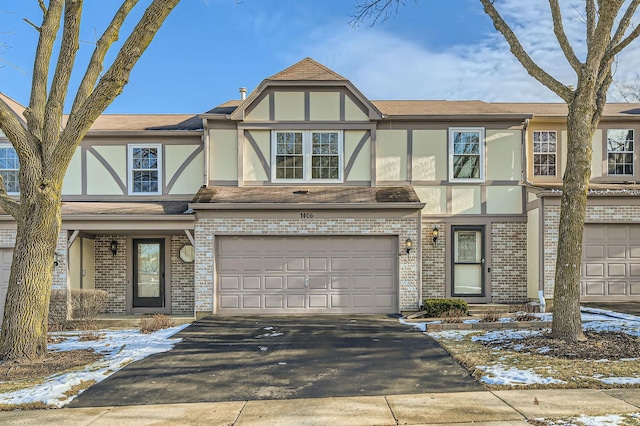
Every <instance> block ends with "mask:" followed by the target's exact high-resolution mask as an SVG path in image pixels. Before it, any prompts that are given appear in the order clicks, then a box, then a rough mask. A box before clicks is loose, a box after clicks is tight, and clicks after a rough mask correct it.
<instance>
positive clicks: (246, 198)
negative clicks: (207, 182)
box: [193, 186, 420, 204]
mask: <svg viewBox="0 0 640 426" xmlns="http://www.w3.org/2000/svg"><path fill="white" fill-rule="evenodd" d="M193 203H249V204H251V203H276V204H280V203H282V204H299V203H311V204H314V203H322V204H343V203H371V204H373V203H420V198H418V195H417V194H416V193H415V191H414V190H413V188H412V187H411V186H390V187H375V188H372V187H368V186H351V187H340V186H308V187H298V186H295V187H292V186H259V187H246V186H245V187H241V188H238V187H233V186H209V187H205V188H201V189H200V190H199V191H198V193H197V194H196V195H195V197H194V198H193Z"/></svg>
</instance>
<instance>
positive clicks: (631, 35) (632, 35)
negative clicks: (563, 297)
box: [607, 24, 640, 57]
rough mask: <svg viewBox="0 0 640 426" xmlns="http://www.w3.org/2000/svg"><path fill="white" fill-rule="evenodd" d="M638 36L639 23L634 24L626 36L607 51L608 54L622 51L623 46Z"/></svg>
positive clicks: (611, 54) (613, 54)
mask: <svg viewBox="0 0 640 426" xmlns="http://www.w3.org/2000/svg"><path fill="white" fill-rule="evenodd" d="M638 36H640V24H639V25H636V27H635V28H634V29H633V31H631V32H630V33H629V35H628V36H626V37H625V38H624V39H623V40H622V41H621V42H620V43H618V44H617V45H616V46H614V47H613V48H612V49H611V50H609V51H608V52H607V55H608V56H611V57H613V56H616V55H617V54H618V53H620V52H621V51H622V49H624V48H625V47H627V46H628V45H629V43H631V42H632V41H633V40H635V39H637V38H638Z"/></svg>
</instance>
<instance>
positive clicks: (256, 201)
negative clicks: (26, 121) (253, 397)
mask: <svg viewBox="0 0 640 426" xmlns="http://www.w3.org/2000/svg"><path fill="white" fill-rule="evenodd" d="M0 96H2V99H3V100H4V101H5V102H6V103H8V104H9V105H10V106H11V107H12V108H13V110H14V111H15V112H16V114H18V115H20V114H21V112H22V110H23V108H24V107H22V106H21V105H19V104H17V103H16V102H14V101H13V100H11V99H9V98H7V97H6V96H4V95H0ZM639 107H640V106H637V105H631V104H611V105H607V107H606V109H605V114H604V115H603V119H602V123H601V126H600V129H599V130H598V132H597V133H596V136H595V137H594V140H593V147H594V163H593V179H592V188H591V193H590V196H589V212H588V222H589V223H588V224H587V226H586V229H585V259H584V260H585V262H584V265H583V277H584V282H583V297H584V298H585V300H640V279H637V276H639V275H640V264H639V263H638V262H637V260H635V259H637V258H639V257H640V243H638V244H636V243H635V241H639V237H640V214H638V213H640V211H638V208H639V207H638V202H637V198H638V197H637V194H638V187H637V185H636V184H635V181H636V180H637V178H636V177H635V174H636V173H638V171H637V168H638V166H637V164H636V162H637V159H636V155H635V151H634V146H635V139H634V138H635V134H636V127H637V124H636V122H637V119H636V117H637V114H638V111H640V109H636V108H639ZM565 116H566V107H565V106H564V105H560V104H517V103H486V102H481V101H427V100H424V101H421V100H412V101H372V100H369V99H367V98H366V96H365V95H364V94H363V93H361V92H360V91H359V90H358V89H357V88H356V87H355V86H354V85H353V84H352V83H351V82H350V81H349V80H347V79H346V78H344V77H342V76H340V75H338V74H337V73H335V72H333V71H332V70H330V69H328V68H327V67H325V66H323V65H321V64H319V63H318V62H316V61H314V60H312V59H310V58H307V59H303V60H302V61H300V62H298V63H296V64H294V65H292V66H291V67H289V68H287V69H285V70H283V71H281V72H279V73H277V74H275V75H273V76H271V77H269V78H267V79H265V80H264V81H263V82H262V83H261V84H260V85H259V86H258V87H257V88H256V89H255V90H253V91H252V92H251V93H250V94H249V95H248V96H246V90H245V89H241V99H240V100H232V101H228V102H226V103H223V104H221V105H219V106H217V107H215V108H213V109H212V110H210V111H208V112H206V113H203V114H200V115H195V116H194V115H103V116H101V117H100V118H99V119H98V120H97V121H96V122H95V123H94V125H93V127H92V128H91V130H90V131H89V132H88V133H87V135H86V136H85V138H84V140H83V141H82V143H81V144H80V146H79V147H78V149H77V151H76V154H75V156H74V157H73V159H72V161H71V164H70V166H69V169H68V172H67V175H66V178H65V182H64V188H63V207H62V220H63V222H62V231H61V234H60V238H59V241H58V247H57V255H58V265H57V266H56V267H55V269H54V288H56V289H74V288H97V289H104V290H106V291H107V292H108V294H109V303H108V307H107V309H108V313H109V314H113V315H124V314H142V313H166V314H176V315H178V314H180V315H185V314H186V315H195V316H201V315H206V314H211V313H214V314H218V315H235V314H264V313H272V314H288V313H295V314H304V313H313V314H325V313H395V312H400V311H406V310H414V309H417V308H418V307H419V306H420V303H421V301H422V300H423V299H424V298H433V297H437V298H442V297H447V298H450V297H456V298H462V299H465V300H467V301H468V302H472V303H523V302H526V301H528V300H530V299H531V298H537V293H538V290H544V292H545V296H546V297H551V296H552V294H553V278H554V277H553V269H554V267H555V263H554V262H555V256H554V252H555V246H556V245H557V223H558V214H559V197H560V194H561V192H560V185H561V176H562V171H563V168H564V164H565V161H566V124H565V119H564V117H565ZM0 136H3V135H0ZM3 139H4V142H3ZM0 160H2V161H0V173H2V176H3V177H4V180H5V182H6V183H7V185H8V191H10V192H11V193H13V194H15V195H16V196H18V195H19V186H18V182H17V179H16V175H17V170H18V167H19V164H18V162H17V159H16V155H15V151H14V150H13V148H12V147H11V145H10V144H9V143H8V141H6V138H0ZM14 239H15V223H14V222H13V221H12V219H11V218H10V217H9V216H6V215H5V216H0V262H1V264H0V266H1V268H2V271H3V275H2V277H1V279H0V300H4V295H3V294H2V288H3V287H2V286H4V288H5V289H6V281H7V279H8V274H7V273H6V271H7V270H8V268H9V267H10V263H11V249H12V246H13V241H14ZM634 280H636V281H634ZM5 291H6V290H5Z"/></svg>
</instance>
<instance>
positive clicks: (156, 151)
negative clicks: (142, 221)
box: [129, 144, 162, 195]
mask: <svg viewBox="0 0 640 426" xmlns="http://www.w3.org/2000/svg"><path fill="white" fill-rule="evenodd" d="M161 164H162V147H161V146H160V145H159V144H141V145H129V195H161V194H162V187H161Z"/></svg>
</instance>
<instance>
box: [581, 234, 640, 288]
mask: <svg viewBox="0 0 640 426" xmlns="http://www.w3.org/2000/svg"><path fill="white" fill-rule="evenodd" d="M580 272H581V274H580V275H581V279H580V281H581V282H580V292H581V300H583V301H625V300H627V301H628V300H639V301H640V225H637V224H633V225H629V224H615V225H614V224H606V225H605V224H587V225H585V230H584V242H583V250H582V270H581V271H580Z"/></svg>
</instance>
